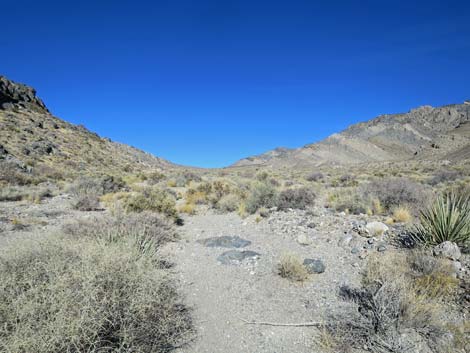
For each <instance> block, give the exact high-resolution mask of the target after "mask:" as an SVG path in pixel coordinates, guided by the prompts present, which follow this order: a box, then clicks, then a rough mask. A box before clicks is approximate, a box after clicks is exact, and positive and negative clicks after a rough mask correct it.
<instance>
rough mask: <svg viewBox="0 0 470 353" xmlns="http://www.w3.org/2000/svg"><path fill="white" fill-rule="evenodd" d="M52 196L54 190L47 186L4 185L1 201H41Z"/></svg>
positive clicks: (1, 189) (0, 192) (0, 196)
mask: <svg viewBox="0 0 470 353" xmlns="http://www.w3.org/2000/svg"><path fill="white" fill-rule="evenodd" d="M47 197H52V191H51V190H50V189H49V188H48V187H45V186H4V187H0V201H21V200H28V201H31V202H36V203H39V202H40V201H41V200H43V199H45V198H47Z"/></svg>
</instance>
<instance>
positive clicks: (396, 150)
mask: <svg viewBox="0 0 470 353" xmlns="http://www.w3.org/2000/svg"><path fill="white" fill-rule="evenodd" d="M467 158H470V104H469V103H468V102H465V103H464V104H454V105H448V106H443V107H437V108H433V107H430V106H423V107H419V108H417V109H412V110H411V111H409V112H408V113H404V114H390V115H381V116H379V117H377V118H375V119H372V120H370V121H367V122H362V123H359V124H355V125H352V126H350V127H349V128H348V129H346V130H344V131H342V132H340V133H337V134H333V135H331V136H329V137H328V138H326V139H325V140H323V141H320V142H318V143H314V144H309V145H306V146H304V147H301V148H298V149H284V148H282V149H275V150H273V151H269V152H266V153H264V154H261V155H258V156H253V157H248V158H245V159H242V160H240V161H238V162H237V163H235V164H234V165H233V167H243V166H253V165H257V166H269V167H275V168H276V167H277V168H279V167H302V166H309V165H310V166H311V165H321V164H352V163H368V162H383V161H399V160H450V161H453V160H462V159H467Z"/></svg>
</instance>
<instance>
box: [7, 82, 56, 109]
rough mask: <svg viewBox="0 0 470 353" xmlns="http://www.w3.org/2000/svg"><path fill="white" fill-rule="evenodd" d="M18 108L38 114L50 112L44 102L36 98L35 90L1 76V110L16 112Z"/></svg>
mask: <svg viewBox="0 0 470 353" xmlns="http://www.w3.org/2000/svg"><path fill="white" fill-rule="evenodd" d="M18 107H22V108H26V109H28V110H32V111H38V112H46V113H48V112H49V111H48V110H47V108H46V105H45V104H44V102H43V101H42V100H41V99H39V98H38V97H37V96H36V90H35V89H34V88H32V87H29V86H26V85H24V84H21V83H16V82H13V81H11V80H9V79H7V78H6V77H4V76H0V109H2V110H14V109H15V108H18Z"/></svg>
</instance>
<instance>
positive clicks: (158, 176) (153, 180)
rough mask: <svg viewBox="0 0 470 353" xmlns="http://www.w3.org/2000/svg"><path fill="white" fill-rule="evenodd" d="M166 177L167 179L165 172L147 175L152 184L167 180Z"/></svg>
mask: <svg viewBox="0 0 470 353" xmlns="http://www.w3.org/2000/svg"><path fill="white" fill-rule="evenodd" d="M165 179H166V176H165V174H162V173H160V172H152V173H149V174H148V175H147V182H148V183H149V184H150V185H155V184H158V183H159V182H160V181H162V180H165Z"/></svg>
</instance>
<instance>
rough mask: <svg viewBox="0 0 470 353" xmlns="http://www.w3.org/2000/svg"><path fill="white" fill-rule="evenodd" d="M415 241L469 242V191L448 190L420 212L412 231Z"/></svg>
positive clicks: (435, 243)
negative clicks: (418, 220)
mask: <svg viewBox="0 0 470 353" xmlns="http://www.w3.org/2000/svg"><path fill="white" fill-rule="evenodd" d="M413 237H414V238H415V240H416V241H417V242H420V243H423V244H426V245H437V244H440V243H443V242H445V241H451V242H454V243H457V244H459V245H462V246H464V245H466V244H468V243H469V242H470V193H464V194H457V193H455V192H449V193H444V194H441V195H439V196H438V197H437V198H436V200H435V201H434V202H433V203H432V204H431V205H429V206H428V207H427V208H425V209H424V210H422V211H421V213H420V223H419V224H418V225H417V226H416V228H415V230H414V231H413Z"/></svg>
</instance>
